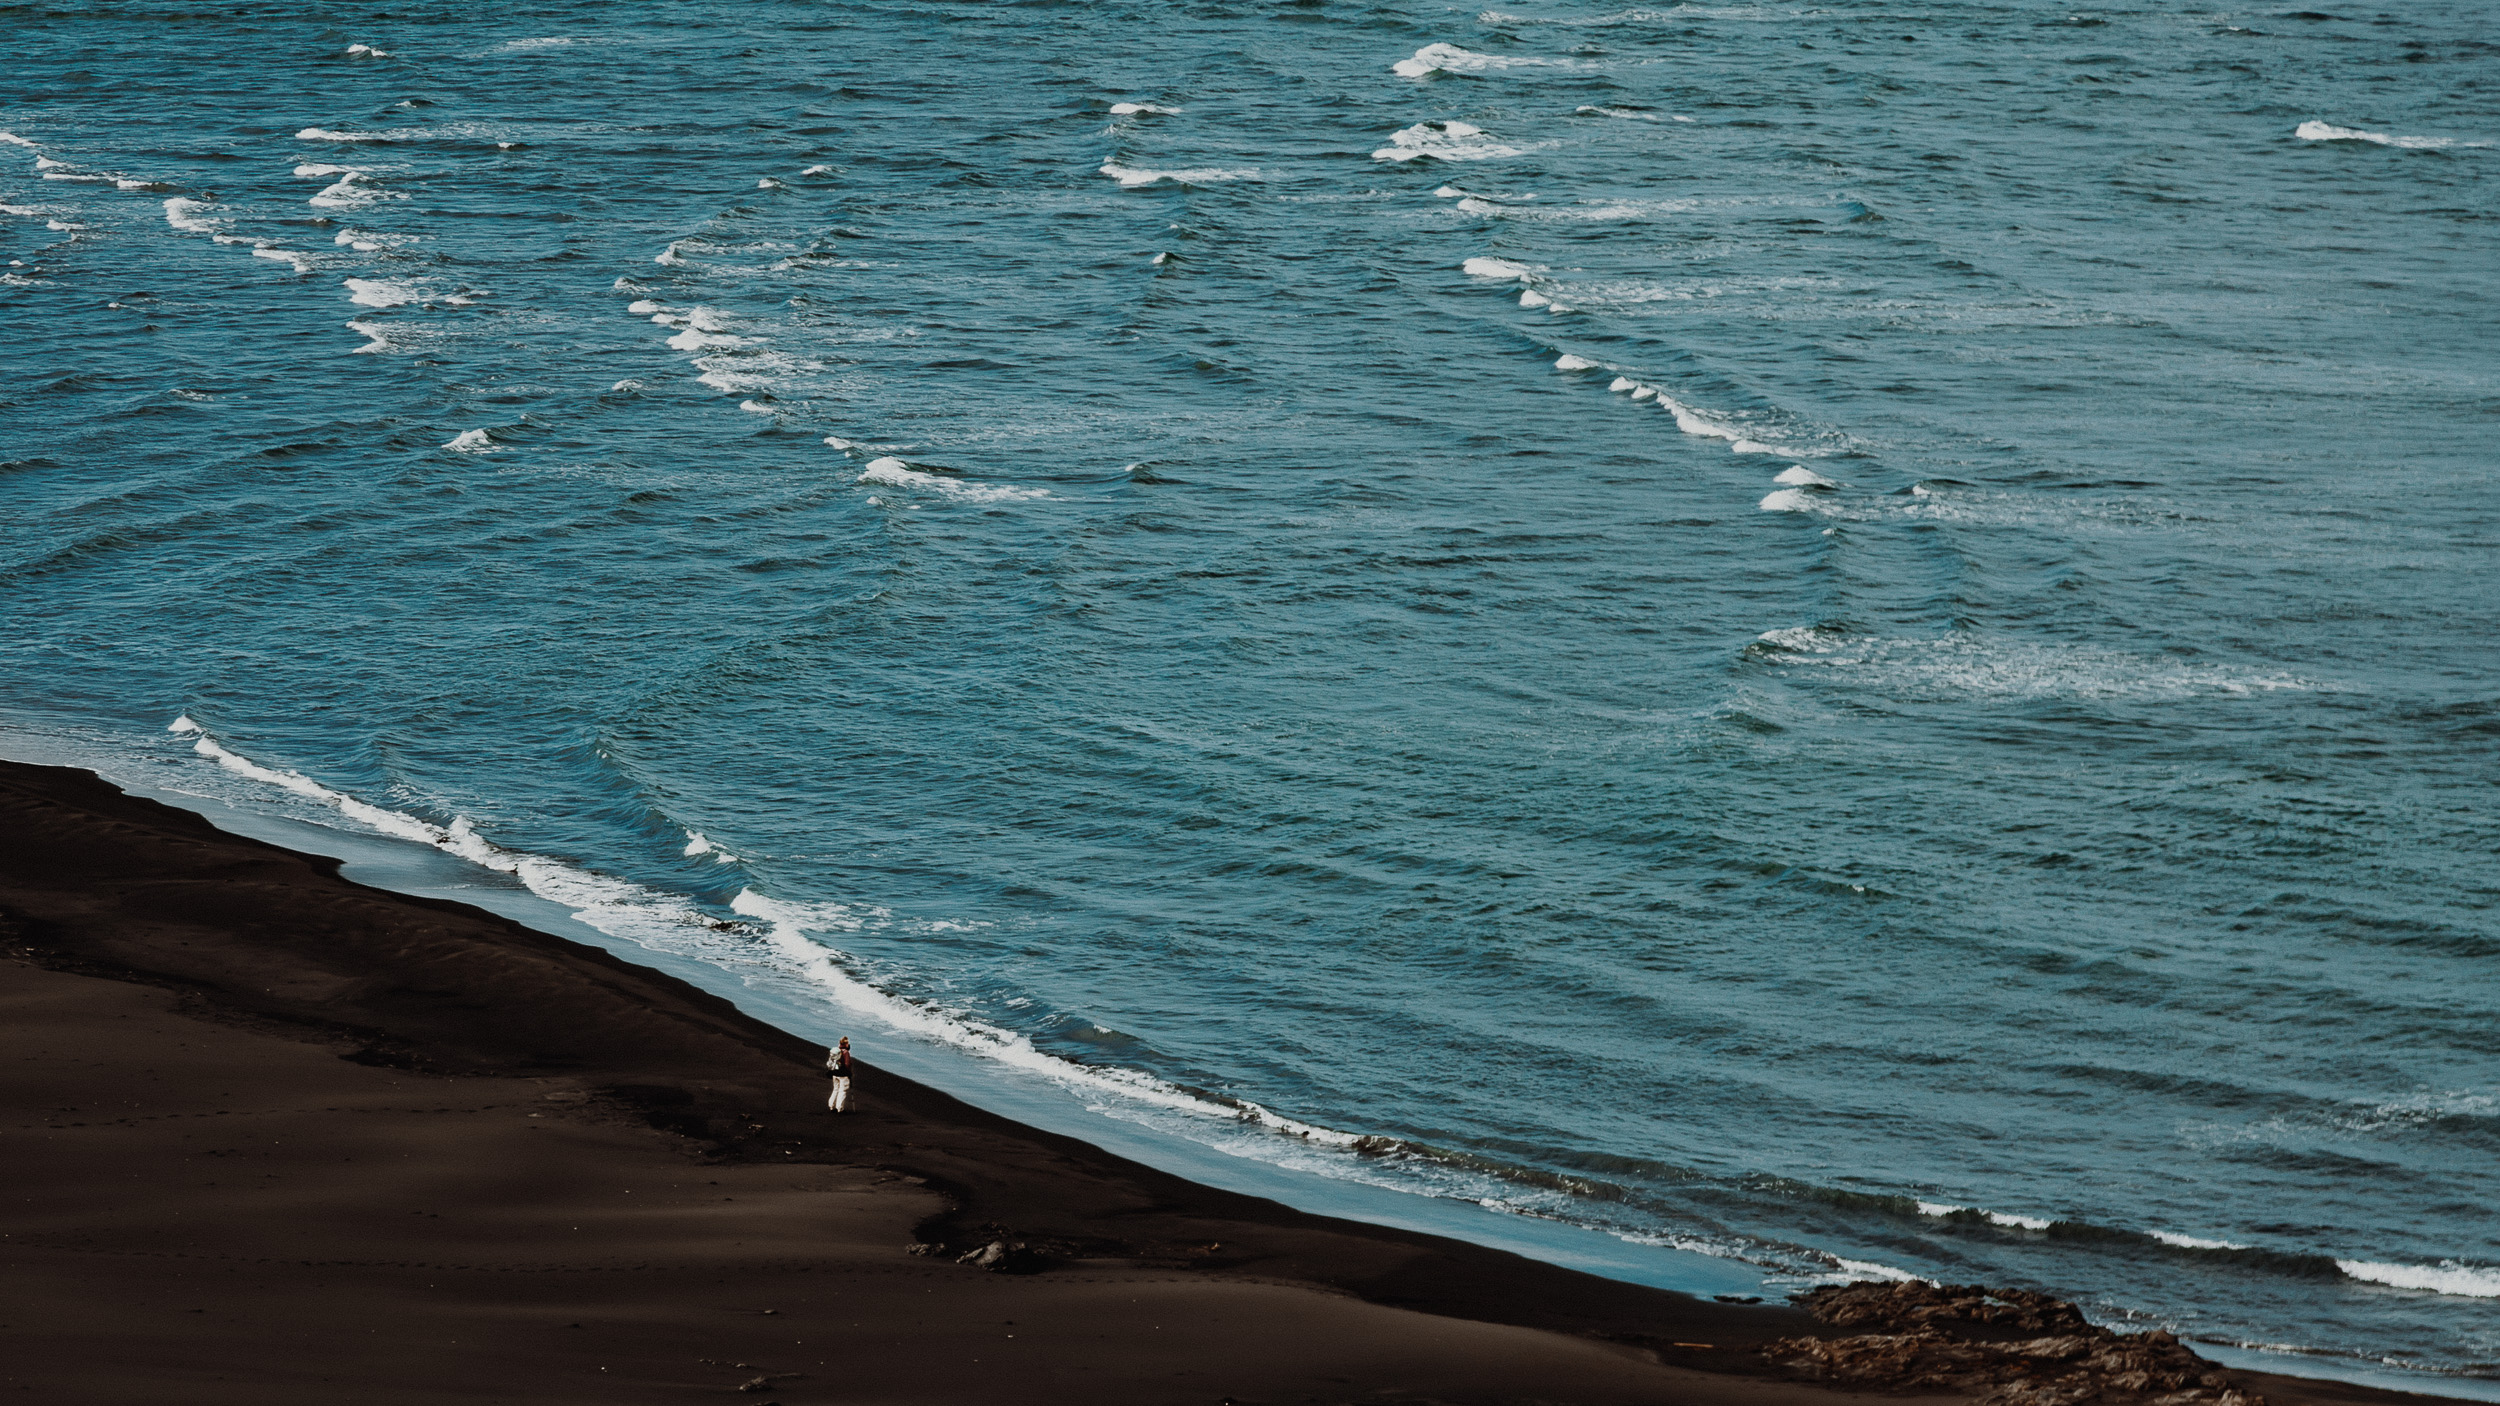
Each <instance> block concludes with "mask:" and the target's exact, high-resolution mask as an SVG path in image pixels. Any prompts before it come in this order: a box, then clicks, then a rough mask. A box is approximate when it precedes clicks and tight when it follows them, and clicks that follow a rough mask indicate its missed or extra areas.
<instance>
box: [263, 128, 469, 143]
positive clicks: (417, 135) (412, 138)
mask: <svg viewBox="0 0 2500 1406" xmlns="http://www.w3.org/2000/svg"><path fill="white" fill-rule="evenodd" d="M443 135H446V134H445V133H443V132H441V131H438V130H436V129H434V128H431V127H394V128H392V129H391V130H389V131H387V132H342V131H338V130H336V129H334V128H330V127H307V128H305V129H304V130H302V131H300V132H298V133H296V134H295V140H297V141H299V142H421V141H424V140H425V139H427V138H428V137H438V136H443Z"/></svg>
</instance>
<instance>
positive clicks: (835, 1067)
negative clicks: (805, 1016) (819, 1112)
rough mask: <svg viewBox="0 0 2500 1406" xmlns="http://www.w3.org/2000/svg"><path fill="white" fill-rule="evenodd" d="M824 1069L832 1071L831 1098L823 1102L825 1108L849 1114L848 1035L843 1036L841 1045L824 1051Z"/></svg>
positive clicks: (849, 1073) (849, 1063) (849, 1058)
mask: <svg viewBox="0 0 2500 1406" xmlns="http://www.w3.org/2000/svg"><path fill="white" fill-rule="evenodd" d="M825 1068H827V1069H830V1070H832V1071H833V1097H831V1098H829V1099H826V1100H825V1107H827V1108H830V1109H832V1110H833V1111H834V1112H836V1113H848V1112H850V1111H851V1037H850V1036H848V1035H845V1036H843V1037H842V1043H841V1044H839V1045H837V1046H835V1047H834V1048H832V1049H831V1050H828V1051H826V1052H825Z"/></svg>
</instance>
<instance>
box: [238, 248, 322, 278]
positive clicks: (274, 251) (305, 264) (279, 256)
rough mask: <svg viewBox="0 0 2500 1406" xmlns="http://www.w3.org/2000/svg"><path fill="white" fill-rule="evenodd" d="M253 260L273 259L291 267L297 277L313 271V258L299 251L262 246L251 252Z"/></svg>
mask: <svg viewBox="0 0 2500 1406" xmlns="http://www.w3.org/2000/svg"><path fill="white" fill-rule="evenodd" d="M252 257H253V258H255V259H275V260H277V261H278V262H280V263H283V264H286V265H288V266H290V267H292V268H293V269H294V270H295V272H296V273H297V274H299V275H301V274H307V273H310V272H312V271H313V257H312V255H310V254H307V253H305V252H304V251H302V250H300V249H280V248H277V247H275V246H273V245H267V244H263V245H260V246H258V247H257V248H255V249H253V250H252Z"/></svg>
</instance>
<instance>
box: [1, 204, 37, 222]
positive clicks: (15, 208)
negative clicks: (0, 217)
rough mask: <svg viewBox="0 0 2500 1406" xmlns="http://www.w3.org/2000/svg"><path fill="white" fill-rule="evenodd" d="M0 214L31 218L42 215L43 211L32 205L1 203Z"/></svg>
mask: <svg viewBox="0 0 2500 1406" xmlns="http://www.w3.org/2000/svg"><path fill="white" fill-rule="evenodd" d="M0 214H9V215H23V216H26V217H28V218H30V219H31V218H36V217H39V216H41V215H42V214H43V211H42V210H41V209H39V208H37V207H35V206H32V205H0Z"/></svg>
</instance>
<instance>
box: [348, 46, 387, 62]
mask: <svg viewBox="0 0 2500 1406" xmlns="http://www.w3.org/2000/svg"><path fill="white" fill-rule="evenodd" d="M347 52H348V53H349V54H350V55H352V56H354V57H356V58H364V59H387V58H391V57H394V56H393V54H392V53H391V51H390V50H388V49H377V48H375V47H373V46H372V45H371V44H350V45H348V46H347Z"/></svg>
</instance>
